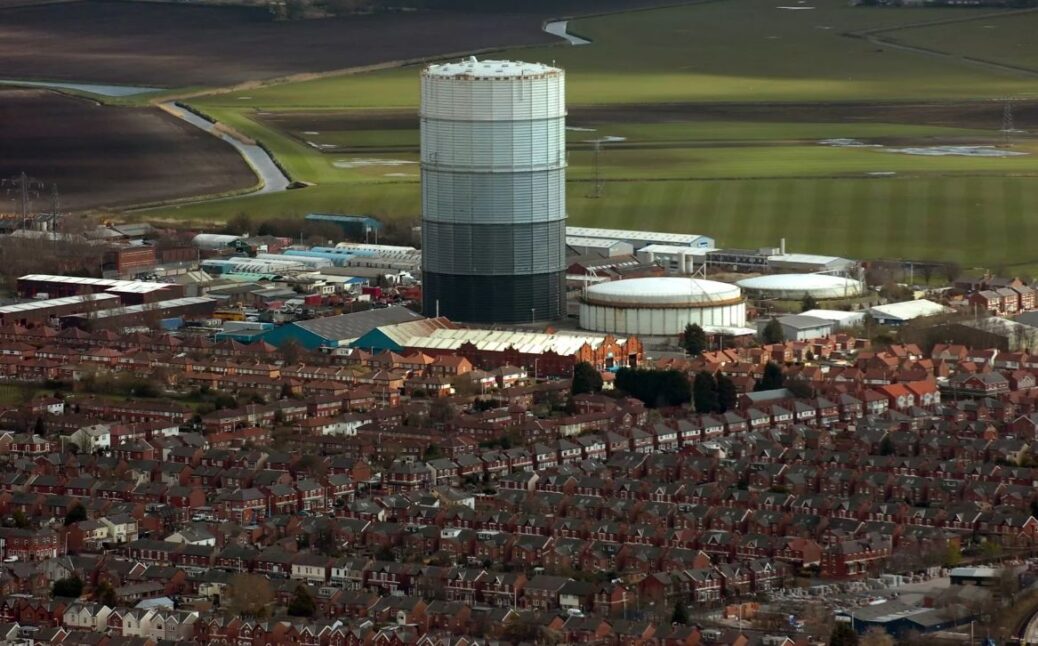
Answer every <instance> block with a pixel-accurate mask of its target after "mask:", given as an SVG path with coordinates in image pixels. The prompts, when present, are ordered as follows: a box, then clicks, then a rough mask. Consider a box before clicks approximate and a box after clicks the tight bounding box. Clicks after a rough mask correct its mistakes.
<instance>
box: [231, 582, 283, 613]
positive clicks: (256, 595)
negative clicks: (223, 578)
mask: <svg viewBox="0 0 1038 646" xmlns="http://www.w3.org/2000/svg"><path fill="white" fill-rule="evenodd" d="M227 592H228V596H229V598H230V602H229V604H228V608H229V609H230V610H231V611H232V612H234V613H235V614H239V615H244V616H248V617H263V616H266V615H268V614H269V612H270V607H271V606H272V605H273V604H274V588H273V587H272V586H271V585H270V581H268V580H267V578H266V577H262V576H259V575H256V574H235V575H234V576H233V577H231V580H230V584H229V585H228V589H227Z"/></svg>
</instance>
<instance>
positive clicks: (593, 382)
mask: <svg viewBox="0 0 1038 646" xmlns="http://www.w3.org/2000/svg"><path fill="white" fill-rule="evenodd" d="M601 390H602V375H601V374H599V372H598V370H597V369H596V368H595V367H594V366H593V365H591V364H590V363H588V362H587V361H581V362H580V363H578V364H577V365H575V366H573V385H572V386H571V387H570V392H572V393H573V394H574V395H582V394H584V393H597V392H599V391H601Z"/></svg>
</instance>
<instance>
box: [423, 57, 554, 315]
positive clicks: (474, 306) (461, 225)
mask: <svg viewBox="0 0 1038 646" xmlns="http://www.w3.org/2000/svg"><path fill="white" fill-rule="evenodd" d="M421 104H422V107H421V115H420V117H421V140H422V146H421V148H422V152H421V164H422V263H423V264H422V282H423V305H424V311H425V312H426V313H427V314H431V313H433V312H439V313H441V314H443V315H444V316H447V317H448V318H451V319H456V320H460V321H480V322H502V323H509V322H518V321H529V320H530V319H557V318H560V317H562V315H563V313H564V305H565V292H564V285H563V282H564V281H563V274H564V271H565V267H566V188H565V183H566V101H565V73H564V72H563V71H562V70H560V69H556V68H554V67H549V66H547V65H542V64H539V63H522V62H515V61H494V60H484V61H478V60H476V58H475V57H472V58H469V59H467V60H465V61H461V62H456V63H445V64H440V65H431V66H429V67H427V68H425V70H423V72H422V79H421Z"/></svg>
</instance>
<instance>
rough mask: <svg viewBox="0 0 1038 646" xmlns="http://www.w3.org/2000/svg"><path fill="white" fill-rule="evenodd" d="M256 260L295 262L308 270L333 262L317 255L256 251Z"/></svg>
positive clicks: (321, 267) (326, 265)
mask: <svg viewBox="0 0 1038 646" xmlns="http://www.w3.org/2000/svg"><path fill="white" fill-rule="evenodd" d="M255 259H256V260H273V261H275V262H297V263H300V264H301V265H303V266H304V267H306V268H307V269H310V270H315V269H323V268H324V267H331V266H332V265H333V264H334V263H332V261H331V260H330V259H329V258H321V257H318V256H286V255H284V254H280V253H258V254H256V257H255Z"/></svg>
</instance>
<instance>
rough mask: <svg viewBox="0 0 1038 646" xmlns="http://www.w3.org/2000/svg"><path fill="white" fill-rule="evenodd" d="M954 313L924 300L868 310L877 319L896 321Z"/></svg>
mask: <svg viewBox="0 0 1038 646" xmlns="http://www.w3.org/2000/svg"><path fill="white" fill-rule="evenodd" d="M954 311H955V310H953V309H952V308H950V307H945V306H944V305H941V304H940V303H934V302H933V301H928V300H926V299H925V298H921V299H919V300H917V301H902V302H900V303H890V304H888V305H877V306H876V307H872V308H869V313H870V314H872V316H873V317H875V318H877V319H882V320H897V321H911V320H912V319H917V318H922V317H924V316H937V315H939V314H951V313H952V312H954Z"/></svg>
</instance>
